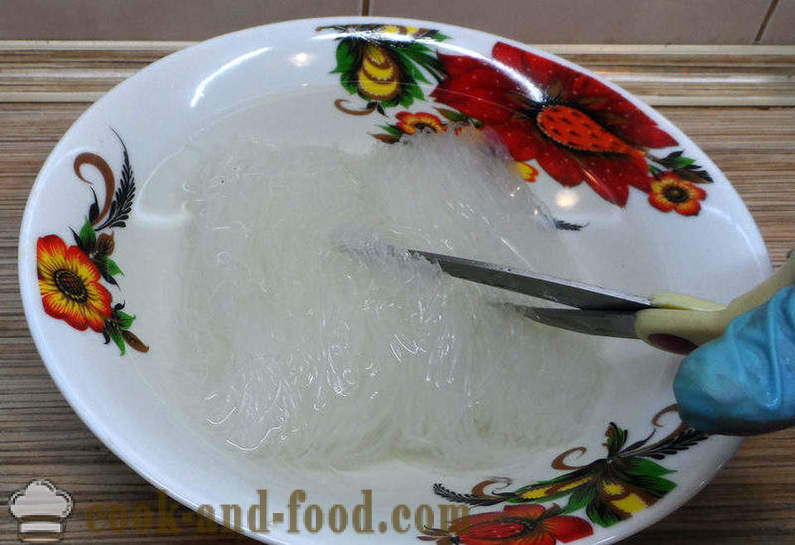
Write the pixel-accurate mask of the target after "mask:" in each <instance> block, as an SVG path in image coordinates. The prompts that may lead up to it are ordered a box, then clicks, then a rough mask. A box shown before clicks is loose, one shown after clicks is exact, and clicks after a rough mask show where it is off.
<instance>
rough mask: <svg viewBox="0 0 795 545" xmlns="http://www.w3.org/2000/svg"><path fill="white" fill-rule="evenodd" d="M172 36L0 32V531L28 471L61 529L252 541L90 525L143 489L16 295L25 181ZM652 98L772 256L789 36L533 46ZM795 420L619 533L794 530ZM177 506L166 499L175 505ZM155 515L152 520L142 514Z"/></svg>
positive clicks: (732, 541)
mask: <svg viewBox="0 0 795 545" xmlns="http://www.w3.org/2000/svg"><path fill="white" fill-rule="evenodd" d="M186 45H188V44H186V43H173V42H172V43H159V42H158V43H154V42H91V43H87V42H0V507H1V508H2V509H0V544H11V543H18V540H17V537H16V532H17V523H16V521H15V520H13V519H12V518H11V516H10V515H9V513H8V511H7V510H6V509H5V505H6V502H7V498H8V495H9V494H10V493H11V492H12V491H13V490H16V489H18V488H20V487H22V486H24V485H25V484H26V483H27V482H28V481H30V480H31V479H34V478H47V479H50V480H52V481H53V482H54V483H55V484H57V485H58V486H59V487H61V488H63V489H65V490H68V491H69V492H70V493H71V494H72V495H73V497H74V498H75V508H74V511H73V514H72V516H71V517H70V518H69V519H68V522H67V530H66V533H65V540H67V541H66V542H72V543H94V542H102V543H109V544H121V543H144V542H147V543H149V542H150V543H157V544H163V543H177V542H179V543H199V542H202V543H210V542H219V541H220V542H223V543H241V544H242V543H253V542H252V541H250V540H248V539H246V538H243V537H239V536H235V535H229V534H222V535H202V534H199V533H198V532H197V531H196V526H195V524H188V525H184V526H182V525H181V526H180V533H179V534H178V535H174V536H166V535H161V534H159V533H158V532H157V531H147V532H143V533H141V534H139V533H137V532H136V531H135V530H134V529H133V528H130V529H128V530H126V531H123V532H102V533H99V534H97V533H94V532H89V531H88V528H87V524H86V522H87V520H86V515H87V513H88V512H89V510H90V509H91V508H92V506H93V507H94V508H98V507H99V508H101V507H103V506H104V507H109V506H110V505H112V504H114V503H120V504H122V505H124V506H125V507H126V508H127V509H128V510H129V512H130V513H132V511H133V509H134V508H135V507H136V506H138V505H140V504H146V505H148V506H149V507H150V509H152V510H153V511H154V512H155V513H156V512H157V509H158V497H157V494H156V491H155V489H154V488H153V487H151V486H150V485H149V484H148V483H146V482H145V481H144V480H143V479H141V478H140V477H139V476H137V475H136V474H135V473H134V472H133V471H132V470H130V469H129V468H128V467H127V466H125V465H124V464H123V463H122V462H120V461H119V460H118V459H117V458H116V457H115V456H114V455H113V454H111V453H110V452H109V451H108V450H107V449H106V448H105V447H104V446H103V445H102V444H101V443H100V442H99V441H98V440H97V439H96V438H95V437H94V436H93V435H92V434H91V432H90V431H88V429H87V428H86V427H85V426H84V425H83V424H82V422H81V421H80V420H79V419H78V418H77V416H76V415H75V414H74V413H73V412H72V410H71V408H70V407H69V406H68V405H67V403H66V401H65V400H64V399H63V397H62V396H61V394H60V393H59V392H58V390H57V389H56V387H55V386H54V384H53V382H52V381H51V379H50V377H49V375H48V374H47V372H46V370H45V369H44V366H43V364H42V363H41V360H40V358H39V356H38V354H37V352H36V349H35V348H34V346H33V343H32V341H31V338H30V335H29V333H28V330H27V326H26V324H25V319H24V317H23V313H22V306H21V303H20V299H19V291H18V286H17V273H16V246H17V236H18V231H19V224H20V221H21V218H22V212H23V209H24V206H25V200H26V199H27V195H28V192H29V190H30V187H31V185H32V183H33V180H34V178H35V176H36V173H37V172H38V170H39V168H40V167H41V165H42V163H43V161H44V159H45V158H46V156H47V154H48V153H49V152H50V150H51V149H52V147H53V146H54V144H55V142H56V141H57V140H58V138H60V136H61V135H62V134H63V133H64V132H65V131H66V130H67V128H68V127H69V125H70V124H71V123H72V122H73V121H74V120H75V119H76V118H77V117H78V116H79V115H80V114H81V113H82V112H83V111H84V110H85V109H86V108H87V107H88V106H89V105H90V104H91V103H92V102H93V101H94V100H96V99H97V98H98V97H100V96H101V95H102V94H103V93H104V92H106V91H107V90H108V89H110V88H111V87H112V86H113V85H115V84H116V83H118V82H120V81H122V80H123V79H125V78H127V77H129V76H131V75H132V74H134V73H135V72H136V71H138V70H140V69H141V68H143V67H144V66H146V65H147V64H149V63H150V62H152V61H155V60H157V59H159V58H160V57H162V56H164V55H166V54H168V53H171V52H173V51H176V50H178V49H180V48H182V47H184V46H186ZM542 47H545V48H546V49H547V50H549V51H551V52H554V53H557V54H559V55H562V56H564V57H566V58H568V59H570V60H572V61H574V62H576V63H578V64H580V65H582V66H585V67H587V68H590V69H592V70H594V71H596V72H598V73H600V74H602V75H604V76H606V77H608V78H610V79H612V80H613V81H615V82H617V83H618V84H620V85H621V86H623V87H624V88H626V89H627V90H629V91H631V92H633V93H635V94H636V95H637V96H639V97H641V98H642V99H644V100H645V101H647V102H648V103H650V104H652V105H654V106H656V107H657V108H658V110H660V111H661V112H662V113H663V115H665V116H667V117H668V118H669V119H670V120H671V121H673V122H674V123H675V124H676V125H678V126H679V127H681V128H682V129H683V130H684V131H685V133H687V134H688V135H689V136H690V137H691V138H693V139H694V140H695V141H696V143H697V144H699V145H700V146H701V147H702V148H703V149H704V150H705V151H706V152H707V154H708V155H709V156H710V157H711V158H712V159H713V160H714V161H715V162H716V163H717V164H718V166H719V167H720V168H721V169H722V170H723V172H725V173H726V175H727V176H728V177H729V179H730V180H731V181H732V182H733V184H734V186H735V187H736V188H737V190H738V191H739V193H740V194H741V196H742V197H743V199H744V200H745V202H746V203H747V205H748V207H749V208H750V210H751V212H752V214H753V216H754V218H755V219H756V222H757V224H758V225H759V227H760V229H761V230H762V234H763V236H764V238H765V241H766V243H767V245H768V248H769V250H770V254H771V257H772V260H773V262H774V264H779V263H781V261H782V260H783V259H784V255H785V252H786V250H787V249H788V248H789V247H791V246H793V245H795V46H583V45H577V46H567V45H552V46H542ZM793 453H795V430H788V431H783V432H779V433H776V434H772V435H767V436H763V437H756V438H752V439H749V440H748V441H746V443H745V444H744V446H743V447H742V448H741V450H740V451H739V453H738V454H737V456H736V457H735V458H734V459H733V460H732V461H731V462H730V463H729V464H728V466H727V468H726V469H725V470H724V471H723V472H722V473H721V474H720V475H719V476H718V477H717V478H716V479H715V480H714V481H713V482H712V483H710V484H709V485H708V486H707V487H706V489H705V490H704V491H703V492H701V493H700V494H699V495H698V496H696V498H694V499H693V500H692V501H691V502H690V503H688V504H687V505H686V506H685V507H684V508H682V509H680V510H679V511H677V512H676V513H674V514H673V515H671V516H670V517H668V518H667V519H665V520H663V521H662V522H660V523H658V524H656V525H655V526H653V527H651V528H649V529H647V530H646V531H644V532H642V533H640V534H639V535H637V536H635V537H633V538H631V539H629V540H628V541H627V542H626V543H629V544H633V545H641V544H643V545H657V544H660V545H662V544H666V545H668V544H671V543H675V544H677V545H696V544H697V545H740V544H742V545H748V544H757V543H758V544H763V543H764V544H765V545H768V544H773V543H775V544H777V545H779V544H781V545H783V544H795V491H794V490H793V484H795V457H793ZM186 513H187V510H184V509H179V510H178V511H177V518H178V519H179V518H180V517H181V516H182V515H183V514H186ZM154 524H155V528H156V527H157V526H156V524H157V521H156V520H155V522H154Z"/></svg>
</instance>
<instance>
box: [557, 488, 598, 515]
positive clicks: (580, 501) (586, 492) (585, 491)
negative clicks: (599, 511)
mask: <svg viewBox="0 0 795 545" xmlns="http://www.w3.org/2000/svg"><path fill="white" fill-rule="evenodd" d="M595 498H596V488H595V487H593V486H586V487H582V488H578V489H576V490H575V491H574V492H572V494H571V496H570V497H569V503H568V504H567V505H566V507H564V508H563V512H564V513H573V512H574V511H579V510H580V509H582V508H583V507H585V506H587V505H588V504H590V503H591V502H592V501H594V499H595Z"/></svg>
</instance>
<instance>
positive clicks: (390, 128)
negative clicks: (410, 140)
mask: <svg viewBox="0 0 795 545" xmlns="http://www.w3.org/2000/svg"><path fill="white" fill-rule="evenodd" d="M379 128H382V129H384V130H385V131H386V132H388V133H389V134H391V135H392V136H396V137H398V138H400V137H401V136H403V131H401V130H400V129H398V128H397V126H395V125H379Z"/></svg>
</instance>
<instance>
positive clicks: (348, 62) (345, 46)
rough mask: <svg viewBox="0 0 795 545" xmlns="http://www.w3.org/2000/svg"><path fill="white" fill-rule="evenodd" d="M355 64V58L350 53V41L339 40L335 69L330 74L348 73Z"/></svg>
mask: <svg viewBox="0 0 795 545" xmlns="http://www.w3.org/2000/svg"><path fill="white" fill-rule="evenodd" d="M355 63H356V58H355V57H354V56H353V53H352V51H351V41H350V40H341V41H340V43H339V45H338V46H337V67H336V68H335V69H334V70H332V71H331V73H332V74H337V73H342V72H350V71H351V70H353V68H354V64H355Z"/></svg>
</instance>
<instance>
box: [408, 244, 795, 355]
mask: <svg viewBox="0 0 795 545" xmlns="http://www.w3.org/2000/svg"><path fill="white" fill-rule="evenodd" d="M408 253H409V255H411V256H413V257H421V258H424V259H427V260H428V261H430V262H432V263H437V264H438V265H439V266H440V267H441V269H442V271H444V272H445V273H447V274H449V275H450V276H454V277H456V278H462V279H464V280H469V281H472V282H477V283H479V284H485V285H488V286H494V287H498V288H504V289H507V290H511V291H514V292H517V293H522V294H525V295H530V296H533V297H538V298H541V299H545V300H547V301H553V302H555V303H559V304H561V305H565V306H568V307H575V308H547V307H533V306H525V305H515V304H508V306H510V307H511V308H513V309H515V310H516V311H518V312H520V313H521V314H523V315H524V316H527V317H528V318H530V319H532V320H535V321H537V322H541V323H542V324H547V325H551V326H555V327H559V328H563V329H568V330H571V331H577V332H580V333H587V334H589V335H602V336H607V337H623V338H627V339H641V340H643V341H645V342H646V343H648V344H650V345H651V346H654V347H655V348H659V349H661V350H665V351H668V352H674V353H677V354H689V353H690V352H692V351H693V350H695V349H696V348H698V347H699V346H700V345H702V344H704V343H706V342H709V341H711V340H712V339H716V338H718V337H720V336H721V335H723V332H724V331H725V330H726V326H728V325H729V322H731V321H732V320H733V319H734V318H735V317H737V316H739V315H740V314H743V313H744V312H747V311H749V310H751V309H753V308H755V307H757V306H759V305H761V304H763V303H765V302H767V301H768V300H769V299H770V298H771V297H773V295H775V293H776V292H777V291H778V290H779V289H781V288H784V287H786V286H788V285H790V284H795V256H793V255H792V252H790V258H789V259H788V261H787V262H786V263H785V264H784V265H782V266H781V267H780V268H779V269H778V271H776V272H775V273H774V274H773V275H772V276H771V277H770V278H768V279H767V280H765V281H764V282H762V283H761V284H759V285H758V286H757V287H756V288H754V289H753V290H751V291H750V292H748V293H746V294H745V295H741V296H740V297H738V298H736V299H734V300H733V301H732V302H731V303H729V305H728V306H724V305H721V304H719V303H714V302H712V301H707V300H705V299H699V298H698V297H692V296H690V295H682V294H678V293H670V292H662V293H658V294H657V295H654V296H653V297H650V298H644V297H637V296H634V295H628V294H625V293H621V292H618V291H614V290H610V289H605V288H600V287H598V286H592V285H588V284H584V283H581V282H573V281H569V280H563V279H560V278H555V277H553V276H547V275H543V274H536V273H532V272H526V271H520V270H517V269H513V268H511V267H505V266H501V265H495V264H493V263H484V262H482V261H474V260H471V259H463V258H460V257H454V256H449V255H443V254H435V253H432V252H424V251H421V250H408Z"/></svg>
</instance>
